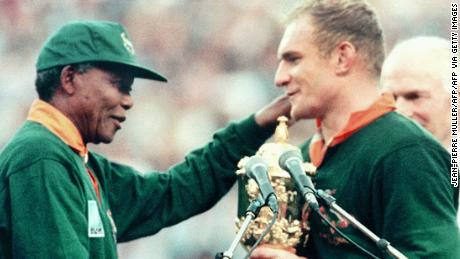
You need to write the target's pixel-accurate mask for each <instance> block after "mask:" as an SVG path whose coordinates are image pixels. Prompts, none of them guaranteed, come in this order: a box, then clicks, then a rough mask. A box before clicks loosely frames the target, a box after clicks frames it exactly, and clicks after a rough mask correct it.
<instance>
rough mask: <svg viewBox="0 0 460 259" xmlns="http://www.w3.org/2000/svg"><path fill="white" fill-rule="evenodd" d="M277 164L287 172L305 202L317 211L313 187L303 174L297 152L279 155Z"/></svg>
mask: <svg viewBox="0 0 460 259" xmlns="http://www.w3.org/2000/svg"><path fill="white" fill-rule="evenodd" d="M278 163H279V165H280V167H281V168H282V169H283V170H285V171H287V172H289V174H290V175H291V177H292V179H294V183H295V185H296V188H297V190H298V191H299V192H300V193H301V194H302V197H304V198H305V201H306V202H307V203H308V206H310V207H311V208H312V209H313V210H318V209H319V204H318V201H317V200H316V197H315V193H316V190H315V187H314V186H313V183H312V182H311V178H310V176H308V175H306V174H305V170H304V169H303V159H302V155H301V154H300V152H299V151H297V150H288V151H285V152H284V153H283V154H281V156H280V158H279V160H278Z"/></svg>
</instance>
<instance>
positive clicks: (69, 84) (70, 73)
mask: <svg viewBox="0 0 460 259" xmlns="http://www.w3.org/2000/svg"><path fill="white" fill-rule="evenodd" d="M76 74H77V72H76V71H75V68H73V67H72V66H65V67H64V68H63V69H62V70H61V78H60V80H61V88H62V91H63V92H65V93H66V94H68V95H73V94H74V93H75V89H76V87H75V75H76Z"/></svg>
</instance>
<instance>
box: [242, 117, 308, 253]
mask: <svg viewBox="0 0 460 259" xmlns="http://www.w3.org/2000/svg"><path fill="white" fill-rule="evenodd" d="M287 121H288V119H287V118H286V117H284V116H282V117H279V118H278V122H279V123H278V126H277V127H276V130H275V135H274V140H275V142H274V143H266V144H264V145H262V146H261V147H260V148H259V150H258V151H257V152H256V155H258V156H260V157H262V158H263V159H264V160H265V161H266V162H267V163H268V175H269V178H270V181H271V184H272V186H273V189H274V191H275V194H276V197H277V199H278V205H279V214H278V217H277V219H276V222H275V223H274V224H273V226H272V228H271V229H270V231H269V232H268V233H267V235H266V236H265V237H264V239H263V240H262V242H261V243H260V244H261V245H267V246H271V247H276V248H280V249H284V250H287V251H290V252H292V253H295V247H296V246H297V245H298V244H299V243H300V242H302V243H306V242H307V240H308V232H309V229H310V227H309V223H308V222H307V221H306V217H307V215H305V212H306V209H307V205H302V204H303V202H302V197H301V195H299V194H298V193H297V191H296V188H295V184H294V182H293V181H291V177H290V175H289V173H288V172H286V171H284V170H283V169H281V167H280V166H279V165H278V160H279V157H280V155H281V154H283V153H284V152H285V151H288V150H299V148H298V147H296V146H293V145H290V144H288V143H287V140H288V127H287V124H286V123H287ZM299 151H300V150H299ZM248 159H249V158H248V157H244V158H243V159H241V160H240V161H239V163H238V168H240V169H239V170H238V171H237V172H236V173H237V175H238V176H239V177H238V178H239V179H238V188H239V191H238V192H239V197H238V202H239V204H238V207H239V209H238V218H237V219H236V225H237V228H238V229H239V228H240V227H241V225H242V223H243V216H244V210H245V208H247V207H248V205H249V204H250V203H251V201H253V200H255V199H257V197H258V195H259V187H258V185H257V183H256V182H255V181H254V180H253V179H251V178H249V177H248V176H247V175H246V171H245V165H246V162H247V161H248ZM304 169H305V172H306V173H307V174H309V175H314V174H315V173H316V167H315V166H313V165H312V164H311V163H304ZM273 216H274V214H273V212H272V211H271V210H270V209H269V208H268V207H262V209H261V210H260V212H259V215H258V217H257V218H255V220H254V221H252V222H251V223H250V224H249V226H248V229H247V230H246V232H245V233H244V235H243V236H242V238H241V243H242V244H243V246H244V247H245V248H246V249H247V250H249V249H250V248H251V247H252V246H253V245H254V244H255V242H256V240H257V239H259V237H260V236H261V235H262V233H263V232H264V230H265V229H266V228H267V226H268V225H269V223H270V221H271V220H272V218H273Z"/></svg>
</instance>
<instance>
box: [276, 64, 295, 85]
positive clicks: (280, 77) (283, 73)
mask: <svg viewBox="0 0 460 259" xmlns="http://www.w3.org/2000/svg"><path fill="white" fill-rule="evenodd" d="M290 81H291V76H290V74H289V72H288V69H287V67H286V66H285V65H283V63H280V64H279V65H278V69H277V70H276V74H275V85H276V86H278V87H283V86H286V85H288V84H289V82H290Z"/></svg>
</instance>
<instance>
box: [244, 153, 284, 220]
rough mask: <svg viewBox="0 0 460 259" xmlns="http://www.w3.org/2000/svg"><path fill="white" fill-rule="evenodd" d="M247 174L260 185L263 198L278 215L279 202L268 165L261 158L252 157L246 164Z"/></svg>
mask: <svg viewBox="0 0 460 259" xmlns="http://www.w3.org/2000/svg"><path fill="white" fill-rule="evenodd" d="M244 168H245V170H246V174H247V175H248V176H249V177H250V178H252V179H254V180H255V181H256V182H257V185H259V192H260V194H261V195H262V198H263V200H264V202H265V204H267V205H268V207H269V208H270V209H271V210H272V211H273V213H278V201H277V199H276V195H275V191H274V190H273V186H272V184H271V182H270V180H269V179H268V164H267V162H266V161H265V160H264V159H263V158H262V157H260V156H257V155H255V156H252V157H251V158H249V160H248V161H247V162H246V165H245V166H244Z"/></svg>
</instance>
